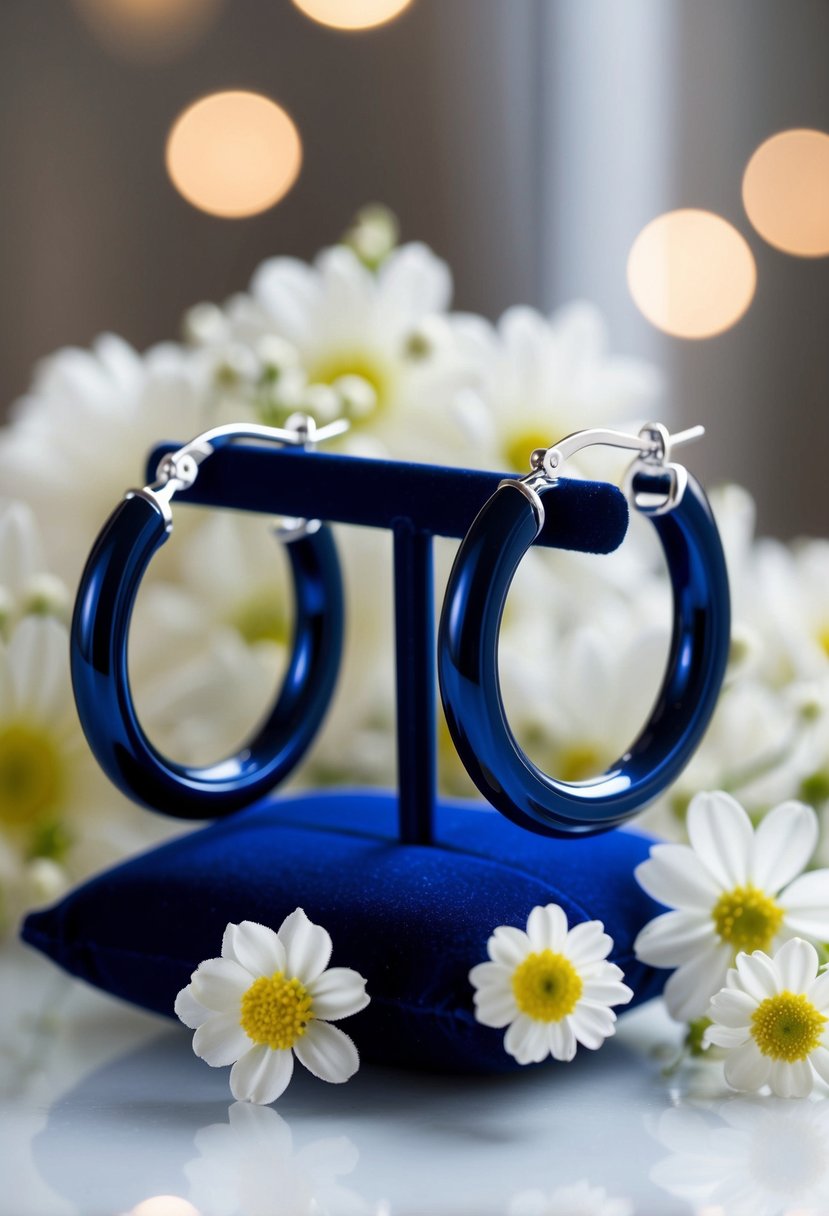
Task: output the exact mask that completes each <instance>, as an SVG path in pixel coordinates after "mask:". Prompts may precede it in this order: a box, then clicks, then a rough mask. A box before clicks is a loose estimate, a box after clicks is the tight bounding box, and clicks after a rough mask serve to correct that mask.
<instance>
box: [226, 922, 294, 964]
mask: <svg viewBox="0 0 829 1216" xmlns="http://www.w3.org/2000/svg"><path fill="white" fill-rule="evenodd" d="M222 957H223V958H231V959H234V960H235V961H236V962H237V963H241V965H242V966H243V967H244V968H245V969H246V970H248V971H249V972H250V973H251V975H273V974H274V972H276V971H284V970H285V965H286V958H285V947H284V946H283V945H282V942H281V941H280V940H279V938H278V937H277V935H276V934H275V933H274V931H273V929H268V928H267V927H266V926H265V925H259V924H257V923H256V921H253V920H243V921H242V922H241V923H240V924H238V925H233V924H231V925H228V926H227V928H226V929H225V934H224V937H223V939H222Z"/></svg>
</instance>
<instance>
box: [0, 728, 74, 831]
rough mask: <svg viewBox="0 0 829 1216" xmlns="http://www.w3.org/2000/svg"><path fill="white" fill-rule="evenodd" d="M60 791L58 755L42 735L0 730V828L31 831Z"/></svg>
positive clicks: (33, 730) (32, 730)
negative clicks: (29, 829) (0, 826)
mask: <svg viewBox="0 0 829 1216" xmlns="http://www.w3.org/2000/svg"><path fill="white" fill-rule="evenodd" d="M61 787H62V773H61V760H60V755H59V753H58V749H57V747H56V746H55V744H54V743H53V741H52V740H51V739H50V737H49V736H48V735H47V734H46V733H45V732H44V731H42V730H39V729H37V728H36V727H30V726H24V725H22V724H21V723H13V724H12V725H10V726H6V727H3V728H0V825H3V826H4V827H6V828H27V827H32V828H33V827H35V825H36V823H37V821H38V820H40V819H41V818H42V817H43V816H44V815H46V814H47V813H48V812H49V811H52V810H54V808H55V806H56V805H57V804H58V802H59V801H60V794H61Z"/></svg>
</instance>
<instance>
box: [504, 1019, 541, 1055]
mask: <svg viewBox="0 0 829 1216" xmlns="http://www.w3.org/2000/svg"><path fill="white" fill-rule="evenodd" d="M548 1042H549V1039H548V1035H547V1023H546V1022H536V1021H535V1020H534V1019H533V1018H529V1017H527V1016H526V1014H523V1013H522V1014H519V1016H518V1017H517V1018H516V1019H515V1021H514V1022H513V1023H512V1024H511V1025H510V1028H509V1030H508V1031H507V1033H506V1034H505V1035H504V1050H505V1051H507V1052H509V1054H510V1055H511V1056H514V1057H515V1059H516V1060H517V1061H518V1063H519V1064H538V1063H540V1061H541V1060H543V1059H544V1057H545V1056H546V1055H547V1053H548V1050H549V1047H548Z"/></svg>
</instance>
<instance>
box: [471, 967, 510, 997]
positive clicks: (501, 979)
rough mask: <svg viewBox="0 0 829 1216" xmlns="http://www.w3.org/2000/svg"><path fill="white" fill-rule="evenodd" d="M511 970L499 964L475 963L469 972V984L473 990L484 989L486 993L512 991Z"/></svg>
mask: <svg viewBox="0 0 829 1216" xmlns="http://www.w3.org/2000/svg"><path fill="white" fill-rule="evenodd" d="M512 975H513V968H512V967H510V968H507V967H504V966H502V964H501V963H476V965H475V966H474V967H473V968H472V970H471V971H470V972H469V982H470V984H472V985H473V987H475V988H483V989H486V991H487V992H493V991H498V992H504V991H506V990H509V991H512Z"/></svg>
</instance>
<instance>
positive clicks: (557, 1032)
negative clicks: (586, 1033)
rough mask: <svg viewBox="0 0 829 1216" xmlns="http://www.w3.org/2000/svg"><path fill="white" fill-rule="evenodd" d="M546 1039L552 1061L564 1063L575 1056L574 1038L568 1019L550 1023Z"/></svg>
mask: <svg viewBox="0 0 829 1216" xmlns="http://www.w3.org/2000/svg"><path fill="white" fill-rule="evenodd" d="M548 1037H549V1041H550V1052H551V1054H552V1056H553V1059H555V1060H564V1061H565V1062H567V1061H569V1060H572V1058H573V1056H574V1055H575V1054H576V1036H575V1034H574V1033H573V1027H572V1026H571V1025H570V1019H569V1018H564V1019H563V1020H562V1021H561V1022H550V1027H549V1031H548Z"/></svg>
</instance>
